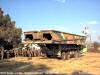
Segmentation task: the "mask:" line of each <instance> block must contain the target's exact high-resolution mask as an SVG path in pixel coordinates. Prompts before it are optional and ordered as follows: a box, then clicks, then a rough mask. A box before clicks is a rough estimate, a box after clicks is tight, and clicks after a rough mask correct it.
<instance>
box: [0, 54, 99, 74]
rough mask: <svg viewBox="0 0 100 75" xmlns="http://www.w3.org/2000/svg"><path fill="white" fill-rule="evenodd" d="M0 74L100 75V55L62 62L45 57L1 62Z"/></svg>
mask: <svg viewBox="0 0 100 75" xmlns="http://www.w3.org/2000/svg"><path fill="white" fill-rule="evenodd" d="M0 72H50V73H64V74H65V73H66V74H72V75H78V74H84V75H100V53H87V54H85V55H84V56H82V57H80V58H72V59H70V60H61V59H53V58H45V57H32V59H29V58H27V57H17V58H11V59H9V60H4V61H0Z"/></svg>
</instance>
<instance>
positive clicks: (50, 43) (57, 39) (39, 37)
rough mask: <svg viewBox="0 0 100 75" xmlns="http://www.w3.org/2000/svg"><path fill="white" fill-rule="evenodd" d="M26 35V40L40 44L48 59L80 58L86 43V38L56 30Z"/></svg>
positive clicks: (25, 33) (30, 32) (26, 33)
mask: <svg viewBox="0 0 100 75" xmlns="http://www.w3.org/2000/svg"><path fill="white" fill-rule="evenodd" d="M24 35H25V39H28V40H31V41H32V43H35V44H39V45H40V46H41V48H42V50H45V51H44V52H45V54H46V56H47V57H60V58H62V59H69V58H71V57H78V56H79V54H80V51H81V50H82V49H83V48H84V42H85V36H81V35H77V34H71V33H66V32H60V31H56V30H42V31H28V32H24ZM26 41H27V40H26Z"/></svg>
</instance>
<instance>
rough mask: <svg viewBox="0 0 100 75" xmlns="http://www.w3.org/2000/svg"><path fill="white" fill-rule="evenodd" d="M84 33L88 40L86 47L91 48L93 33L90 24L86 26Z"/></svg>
mask: <svg viewBox="0 0 100 75" xmlns="http://www.w3.org/2000/svg"><path fill="white" fill-rule="evenodd" d="M82 33H83V34H84V35H85V36H86V41H85V45H86V47H88V48H90V47H91V33H90V30H89V26H88V25H87V26H85V27H84V29H83V31H82Z"/></svg>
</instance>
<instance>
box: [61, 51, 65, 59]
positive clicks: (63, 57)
mask: <svg viewBox="0 0 100 75" xmlns="http://www.w3.org/2000/svg"><path fill="white" fill-rule="evenodd" d="M61 59H63V60H65V59H66V52H62V53H61Z"/></svg>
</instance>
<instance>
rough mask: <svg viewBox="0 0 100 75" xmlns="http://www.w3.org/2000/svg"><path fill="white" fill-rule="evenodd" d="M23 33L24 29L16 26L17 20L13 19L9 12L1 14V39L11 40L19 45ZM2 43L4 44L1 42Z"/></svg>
mask: <svg viewBox="0 0 100 75" xmlns="http://www.w3.org/2000/svg"><path fill="white" fill-rule="evenodd" d="M21 34H22V29H21V28H17V27H16V26H15V21H11V18H10V16H9V15H8V14H7V15H3V16H0V39H2V40H4V41H6V42H9V43H11V44H12V45H13V44H16V45H17V44H19V43H20V42H21ZM0 41H1V40H0ZM19 41H20V42H19ZM0 45H2V43H1V42H0Z"/></svg>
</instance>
